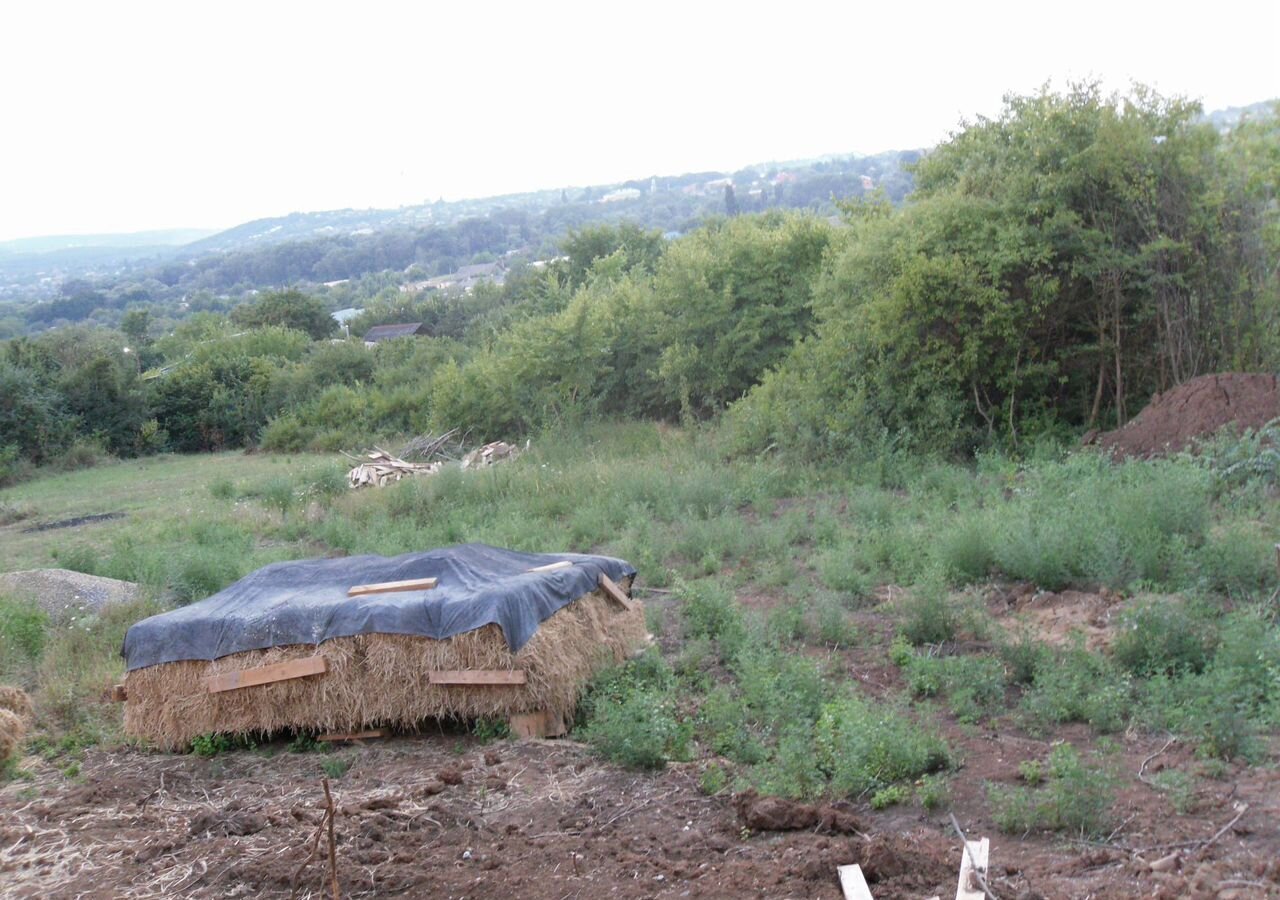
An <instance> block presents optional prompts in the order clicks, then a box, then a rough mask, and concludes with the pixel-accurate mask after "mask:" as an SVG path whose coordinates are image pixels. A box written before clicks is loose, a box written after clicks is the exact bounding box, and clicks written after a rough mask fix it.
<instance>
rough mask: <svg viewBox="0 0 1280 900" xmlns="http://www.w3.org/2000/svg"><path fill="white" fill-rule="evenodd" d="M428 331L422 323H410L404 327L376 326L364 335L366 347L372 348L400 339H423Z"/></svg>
mask: <svg viewBox="0 0 1280 900" xmlns="http://www.w3.org/2000/svg"><path fill="white" fill-rule="evenodd" d="M426 333H427V331H426V329H425V328H423V327H422V323H421V322H408V323H406V324H404V325H374V326H373V327H372V328H370V329H369V330H368V331H366V332H365V334H364V345H365V346H366V347H372V346H374V345H375V344H378V343H381V342H382V341H390V340H392V339H394V338H400V337H422V336H424V335H426Z"/></svg>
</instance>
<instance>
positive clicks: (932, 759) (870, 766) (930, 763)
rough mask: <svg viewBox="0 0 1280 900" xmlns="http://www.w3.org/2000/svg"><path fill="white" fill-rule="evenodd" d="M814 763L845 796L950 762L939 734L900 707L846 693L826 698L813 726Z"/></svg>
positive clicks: (935, 768)
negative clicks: (912, 717)
mask: <svg viewBox="0 0 1280 900" xmlns="http://www.w3.org/2000/svg"><path fill="white" fill-rule="evenodd" d="M814 730H815V738H814V745H815V748H814V749H815V750H816V754H815V755H816V758H817V760H818V764H819V765H820V766H821V768H822V769H823V771H825V772H827V773H828V774H829V776H830V781H831V788H832V790H834V791H835V792H836V793H839V794H841V795H845V796H855V795H859V794H862V793H864V792H865V791H868V790H877V789H879V788H882V787H886V786H888V785H890V784H893V783H894V782H898V781H910V780H913V779H915V778H918V777H920V776H922V775H927V774H929V773H932V772H938V771H940V770H942V769H944V768H946V767H948V766H949V765H950V764H951V756H950V753H949V752H948V750H947V746H946V744H945V743H943V741H942V739H941V738H939V737H938V736H937V735H935V734H933V733H932V732H930V731H928V730H926V729H924V728H922V727H921V726H919V725H917V724H916V723H915V722H913V721H912V720H911V719H909V718H907V717H906V716H905V715H903V714H902V713H901V712H898V711H896V710H894V709H892V708H890V707H885V706H881V705H876V704H872V703H870V702H868V701H865V700H862V699H861V698H858V697H852V696H847V697H844V698H841V699H840V700H836V701H833V702H831V703H829V704H827V705H826V706H825V707H824V708H823V711H822V715H821V717H820V718H819V719H818V722H817V725H816V726H815V729H814Z"/></svg>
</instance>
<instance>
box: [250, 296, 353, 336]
mask: <svg viewBox="0 0 1280 900" xmlns="http://www.w3.org/2000/svg"><path fill="white" fill-rule="evenodd" d="M231 320H232V321H233V322H235V323H237V324H238V325H243V326H245V327H247V328H262V327H264V326H267V325H280V326H283V327H285V328H292V329H293V330H295V331H301V332H303V333H305V334H308V335H310V336H311V338H312V339H313V340H320V339H322V338H326V337H329V336H330V335H331V334H333V333H334V332H335V331H337V330H338V323H337V322H335V321H334V319H333V316H331V315H329V310H328V309H327V308H326V307H325V304H324V302H323V301H322V300H320V299H319V298H317V297H312V296H310V295H308V294H304V293H303V292H302V291H299V290H296V289H290V290H286V291H271V292H269V293H266V294H262V295H261V296H260V297H258V298H257V299H256V300H253V301H251V302H249V303H244V304H241V305H240V306H237V307H236V308H235V309H233V310H232V311H231Z"/></svg>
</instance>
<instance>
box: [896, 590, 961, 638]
mask: <svg viewBox="0 0 1280 900" xmlns="http://www.w3.org/2000/svg"><path fill="white" fill-rule="evenodd" d="M900 616H901V621H900V624H899V628H900V630H901V632H902V635H903V636H904V637H905V638H906V639H907V640H908V641H910V642H911V643H912V644H914V645H915V646H917V647H918V646H920V645H922V644H941V643H943V642H944V641H949V640H951V639H952V638H953V637H955V636H956V629H957V627H958V622H957V617H956V613H955V610H954V608H953V607H952V605H951V602H950V600H949V598H948V597H947V590H946V585H945V584H944V583H943V582H941V581H940V580H937V579H936V578H931V579H929V580H928V581H926V582H923V583H920V584H917V585H916V586H915V588H914V589H913V590H912V591H911V593H910V595H909V596H908V597H907V599H906V600H904V601H903V603H902V608H901V612H900Z"/></svg>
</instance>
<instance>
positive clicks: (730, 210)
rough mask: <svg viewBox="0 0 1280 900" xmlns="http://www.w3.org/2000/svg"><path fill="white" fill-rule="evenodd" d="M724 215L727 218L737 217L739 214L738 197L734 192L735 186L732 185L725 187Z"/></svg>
mask: <svg viewBox="0 0 1280 900" xmlns="http://www.w3.org/2000/svg"><path fill="white" fill-rule="evenodd" d="M724 214H725V215H726V216H736V215H737V214H738V196H737V195H736V194H735V193H734V192H733V185H731V184H726V185H725V186H724Z"/></svg>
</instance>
